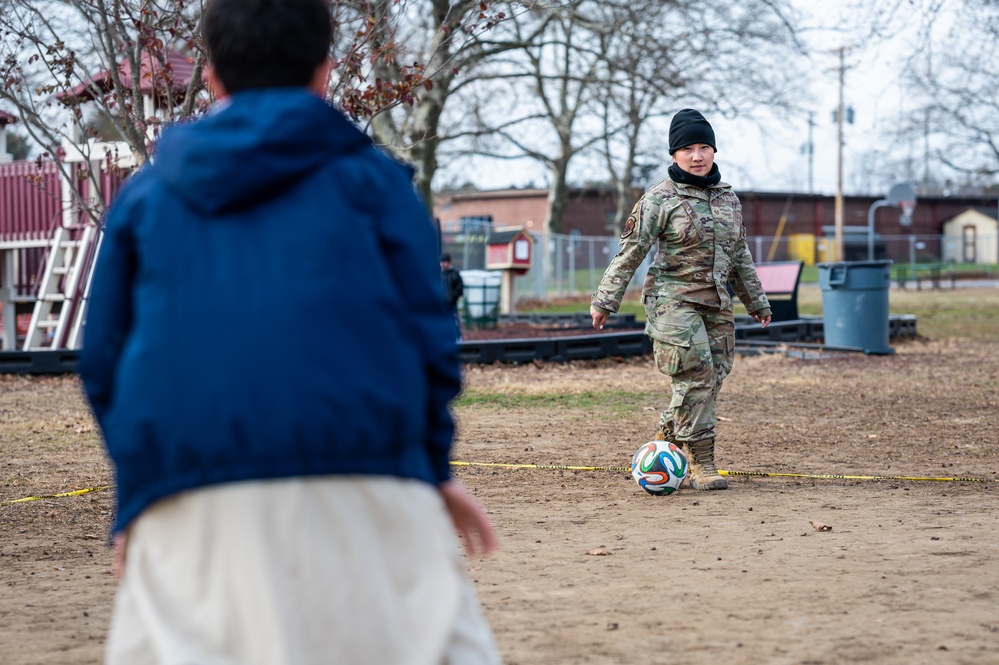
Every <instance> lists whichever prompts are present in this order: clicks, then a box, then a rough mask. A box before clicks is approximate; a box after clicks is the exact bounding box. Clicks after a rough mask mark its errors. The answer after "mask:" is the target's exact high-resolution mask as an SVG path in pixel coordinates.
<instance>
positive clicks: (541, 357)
mask: <svg viewBox="0 0 999 665" xmlns="http://www.w3.org/2000/svg"><path fill="white" fill-rule="evenodd" d="M523 316H533V315H523ZM629 316H630V319H629V318H628V316H625V317H620V319H619V320H618V324H619V325H618V327H620V328H627V327H630V328H631V330H623V331H611V332H603V333H596V332H586V331H587V329H589V330H592V328H590V325H591V319H590V318H589V314H585V316H584V315H583V314H551V315H539V318H538V319H537V320H529V319H528V320H527V322H529V323H545V324H546V325H563V326H565V327H571V326H572V323H573V322H575V321H577V320H578V321H582V322H583V323H584V324H585V325H578V326H575V327H578V328H579V330H580V334H579V335H566V336H562V337H537V338H533V337H532V338H519V339H485V340H470V341H462V342H460V343H459V345H458V347H459V348H458V353H459V357H460V359H461V362H462V363H464V364H480V365H482V364H484V365H488V364H491V363H496V362H498V363H512V364H521V363H529V362H534V361H541V362H558V363H563V362H568V361H570V360H596V359H599V358H611V357H617V358H627V357H630V356H641V355H645V354H648V353H651V352H652V342H651V341H650V340H649V338H648V337H646V335H645V332H644V331H643V328H642V327H641V326H642V324H641V323H640V322H636V321H635V317H634V316H632V315H629ZM518 320H520V319H518ZM551 322H554V323H551ZM888 324H889V327H888V331H889V336H890V337H891V338H892V339H894V338H900V337H915V336H916V317H915V316H914V315H912V314H892V315H891V316H890V317H889V319H888ZM822 339H823V336H822V319H821V318H820V317H809V318H804V319H798V320H796V321H777V322H774V323H771V324H770V325H768V326H767V327H766V328H761V327H760V325H759V324H758V323H756V322H755V321H753V320H752V319H750V318H749V317H744V316H739V317H736V321H735V341H736V346H737V347H738V346H739V342H743V344H744V346H752V345H753V344H756V345H757V346H772V345H778V344H781V343H784V344H794V343H803V344H808V345H811V344H812V343H816V342H820V341H821V340H822ZM817 346H818V348H823V347H822V346H821V345H817ZM829 350H835V349H831V348H830V349H829ZM77 357H78V354H77V352H76V351H70V350H65V349H64V350H56V351H51V350H45V351H0V374H73V373H75V372H76V369H77Z"/></svg>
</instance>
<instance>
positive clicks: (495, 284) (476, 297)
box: [461, 270, 503, 328]
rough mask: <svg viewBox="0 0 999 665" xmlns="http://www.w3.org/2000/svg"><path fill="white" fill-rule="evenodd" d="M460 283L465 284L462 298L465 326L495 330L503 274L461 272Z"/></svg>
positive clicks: (486, 271) (483, 271) (498, 272)
mask: <svg viewBox="0 0 999 665" xmlns="http://www.w3.org/2000/svg"><path fill="white" fill-rule="evenodd" d="M461 281H462V282H464V284H465V294H464V295H463V296H462V300H463V301H464V305H465V326H466V327H468V328H473V327H475V328H495V327H496V326H497V323H498V321H499V300H500V286H501V284H502V281H503V273H502V272H500V271H499V270H462V271H461Z"/></svg>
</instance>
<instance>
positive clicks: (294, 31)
mask: <svg viewBox="0 0 999 665" xmlns="http://www.w3.org/2000/svg"><path fill="white" fill-rule="evenodd" d="M330 20H331V17H330V6H329V2H328V0H209V2H208V3H207V5H206V7H205V10H204V14H203V15H202V36H203V37H204V39H205V44H206V45H207V46H208V58H209V60H210V61H211V63H212V66H213V67H214V68H215V72H216V74H217V75H218V77H219V79H220V80H221V81H222V85H224V86H225V89H226V91H227V92H229V93H234V92H239V91H240V90H249V89H253V88H287V87H304V86H306V85H308V84H309V81H311V80H312V75H313V74H314V73H315V71H316V67H318V66H319V64H320V63H321V62H322V61H323V59H324V58H326V56H327V55H329V50H330V41H331V39H332V34H333V32H332V26H331V23H330Z"/></svg>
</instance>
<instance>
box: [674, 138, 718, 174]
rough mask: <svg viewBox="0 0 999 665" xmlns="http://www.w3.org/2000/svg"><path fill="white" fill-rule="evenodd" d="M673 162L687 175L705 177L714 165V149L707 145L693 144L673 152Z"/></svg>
mask: <svg viewBox="0 0 999 665" xmlns="http://www.w3.org/2000/svg"><path fill="white" fill-rule="evenodd" d="M673 160H674V161H675V162H676V165H677V166H679V167H680V168H681V169H683V170H684V171H686V172H687V173H693V174H694V175H699V176H706V175H707V174H708V172H709V171H710V170H711V166H712V165H713V164H714V163H715V149H714V148H712V147H711V146H709V145H708V144H707V143H693V144H691V145H688V146H684V147H683V148H680V149H679V150H677V151H676V152H674V153H673Z"/></svg>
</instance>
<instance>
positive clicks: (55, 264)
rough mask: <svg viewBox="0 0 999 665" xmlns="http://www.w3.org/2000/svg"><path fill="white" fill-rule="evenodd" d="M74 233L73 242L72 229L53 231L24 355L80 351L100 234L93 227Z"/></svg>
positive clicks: (89, 224) (64, 227) (91, 225)
mask: <svg viewBox="0 0 999 665" xmlns="http://www.w3.org/2000/svg"><path fill="white" fill-rule="evenodd" d="M76 230H77V231H78V237H77V238H75V239H74V238H73V231H74V229H73V228H71V227H67V226H59V227H57V228H56V229H55V233H54V234H53V237H52V242H51V244H50V245H49V253H48V259H47V260H46V262H45V269H44V270H43V272H42V278H41V281H39V283H38V296H37V298H38V299H37V300H36V301H35V309H34V311H33V312H32V314H31V322H30V323H29V324H28V332H27V335H25V339H24V347H23V348H24V350H25V351H34V350H44V349H78V348H80V344H81V342H82V339H81V338H82V332H83V322H84V317H85V312H86V304H87V298H88V297H89V295H90V284H91V279H92V277H93V264H94V258H95V257H96V255H97V249H98V246H99V244H100V236H102V235H103V234H100V233H99V232H98V229H97V226H96V225H95V224H92V223H88V224H84V225H82V227H77V228H76Z"/></svg>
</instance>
